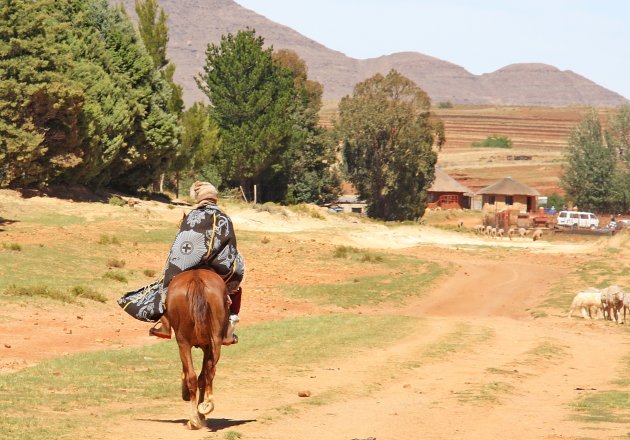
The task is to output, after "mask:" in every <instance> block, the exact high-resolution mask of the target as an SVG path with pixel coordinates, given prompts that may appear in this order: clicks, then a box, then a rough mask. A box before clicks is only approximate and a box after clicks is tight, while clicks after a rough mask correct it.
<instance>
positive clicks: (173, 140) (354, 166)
mask: <svg viewBox="0 0 630 440" xmlns="http://www.w3.org/2000/svg"><path fill="white" fill-rule="evenodd" d="M135 10H136V13H137V16H138V23H137V28H136V27H134V25H133V23H132V21H131V20H130V18H129V16H128V14H127V12H126V11H125V10H124V8H123V7H122V6H119V7H111V6H109V5H108V3H107V1H106V0H37V1H32V0H5V1H4V2H3V3H2V5H1V6H0V187H3V188H25V187H45V186H48V185H64V184H80V185H85V186H88V187H91V188H104V187H107V188H115V189H120V190H124V191H128V192H136V191H138V190H141V189H145V188H152V189H159V190H162V189H164V188H166V189H168V190H171V191H173V192H175V193H176V194H177V193H178V192H179V189H180V188H185V187H187V186H188V185H189V184H190V183H191V182H192V181H194V180H208V181H211V182H213V183H214V184H215V185H217V186H218V187H219V188H220V189H223V190H225V189H228V188H240V189H241V190H242V191H243V193H244V194H245V195H246V197H248V198H249V199H250V200H251V197H252V191H253V188H257V199H258V201H262V202H264V201H273V202H279V203H286V204H295V203H304V202H306V203H326V202H330V201H332V200H334V199H335V198H336V196H337V195H338V194H339V188H340V183H341V181H342V179H346V180H348V181H350V182H351V183H352V184H353V185H354V186H355V188H356V189H357V191H358V193H359V197H360V198H361V199H363V200H365V201H366V202H367V205H368V206H367V207H368V214H369V215H370V216H372V217H375V218H380V219H384V220H410V219H418V218H419V217H421V216H422V214H423V213H424V210H425V206H426V193H427V189H428V188H429V187H430V185H431V183H432V182H433V179H434V167H435V163H436V161H437V153H436V150H437V151H439V150H440V149H441V146H442V144H444V142H445V141H446V138H445V132H444V124H443V123H442V121H440V120H439V118H437V116H436V115H435V114H433V113H432V112H431V110H430V109H431V101H430V99H429V97H428V95H427V94H426V93H425V92H424V91H423V90H422V89H421V88H420V87H418V86H417V85H416V84H415V83H413V81H411V80H409V79H408V78H406V77H404V76H403V75H401V74H400V73H399V72H396V71H395V70H392V71H390V72H389V73H388V74H387V75H382V74H376V75H374V76H373V77H371V78H369V79H367V80H365V81H363V82H361V83H359V84H357V85H356V86H355V88H354V91H353V93H352V95H349V96H346V97H344V98H343V99H342V100H341V102H340V104H339V112H338V116H337V119H336V121H335V124H334V128H333V129H332V130H325V129H323V128H322V127H321V126H320V124H319V112H320V109H321V106H322V91H323V88H322V85H321V84H319V83H318V82H315V81H312V80H310V79H309V78H308V72H307V68H306V65H305V63H304V61H303V60H302V59H300V58H299V57H298V56H297V54H295V53H294V52H291V51H288V50H279V51H274V50H273V48H272V47H265V42H264V38H263V37H261V36H258V35H256V32H255V30H253V29H244V30H241V31H239V32H237V33H236V34H235V35H234V34H227V35H224V36H223V37H222V38H221V41H220V42H219V43H218V44H213V43H211V44H208V46H207V50H206V54H205V55H206V58H205V63H204V66H203V70H202V72H201V73H199V74H198V75H197V76H196V78H195V80H196V83H197V85H198V87H199V88H200V89H201V90H202V91H203V92H204V94H205V95H206V96H207V98H208V103H202V102H197V103H194V104H193V105H191V106H190V107H189V108H184V103H183V99H182V88H181V86H179V85H178V84H176V83H175V82H174V81H173V76H174V72H175V69H176V66H175V65H174V64H173V63H171V62H170V61H169V60H168V58H167V55H166V47H167V43H168V26H167V17H166V14H165V13H164V11H163V10H162V9H161V8H159V7H158V5H157V3H156V0H136V3H135ZM629 127H630V110H629V108H628V107H627V106H625V107H622V108H620V109H619V111H618V112H617V113H615V114H613V115H612V116H611V118H610V120H609V123H608V124H607V126H606V128H605V129H603V128H602V126H601V123H600V121H599V118H598V117H597V114H596V112H595V111H592V112H591V113H590V114H589V115H587V117H586V118H585V120H584V121H583V122H582V123H581V124H580V125H579V126H577V127H576V128H575V129H574V131H573V133H572V135H571V138H570V140H569V149H568V152H567V158H566V159H567V166H566V169H565V175H564V176H563V177H562V185H563V187H564V189H565V191H566V193H567V196H568V198H569V199H571V200H573V201H575V203H577V204H578V205H579V206H581V207H584V208H585V209H593V210H597V211H607V212H613V211H618V212H628V211H629V210H630V206H629V205H630V188H629V186H630V171H629V166H628V162H629V159H630V148H628V144H629V143H630V134H629V133H630V128H629Z"/></svg>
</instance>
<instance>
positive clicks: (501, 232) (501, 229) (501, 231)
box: [497, 228, 505, 238]
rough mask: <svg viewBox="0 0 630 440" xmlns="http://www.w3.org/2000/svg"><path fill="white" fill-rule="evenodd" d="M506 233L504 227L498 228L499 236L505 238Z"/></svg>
mask: <svg viewBox="0 0 630 440" xmlns="http://www.w3.org/2000/svg"><path fill="white" fill-rule="evenodd" d="M504 235H505V230H504V229H503V228H499V229H497V237H499V238H503V236H504Z"/></svg>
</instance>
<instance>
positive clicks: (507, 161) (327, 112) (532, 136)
mask: <svg viewBox="0 0 630 440" xmlns="http://www.w3.org/2000/svg"><path fill="white" fill-rule="evenodd" d="M433 111H435V113H437V115H438V116H439V117H440V118H441V119H442V121H444V126H445V131H446V139H447V140H446V144H445V145H444V146H443V147H442V151H440V153H439V158H438V163H439V164H440V165H441V166H442V167H443V168H444V169H445V170H446V171H447V173H449V174H450V175H451V176H453V177H454V178H456V179H457V180H458V181H460V182H461V183H463V184H464V185H466V186H468V187H469V188H470V189H471V190H473V191H477V190H479V189H481V188H483V187H485V186H487V185H489V184H491V183H493V182H495V181H497V180H499V179H502V178H504V177H506V176H511V177H512V178H514V179H517V180H519V181H521V182H523V183H525V184H527V185H529V186H531V187H533V188H536V189H537V190H538V191H540V192H541V194H543V195H548V194H552V193H554V192H556V193H560V194H561V193H562V192H563V191H562V189H561V188H560V184H559V179H560V176H561V175H562V165H563V164H564V162H565V161H564V157H563V154H564V151H565V150H566V147H567V142H568V138H569V135H570V133H571V129H572V128H573V127H575V126H576V125H577V124H578V123H579V122H580V120H581V119H582V118H583V117H584V115H585V113H586V112H587V111H588V108H584V107H559V108H548V107H483V106H466V107H463V106H458V107H454V108H450V109H439V108H434V109H433ZM599 111H600V114H601V118H602V122H603V123H604V124H605V123H606V120H607V117H608V114H609V113H610V112H611V110H610V109H600V110H599ZM335 114H336V104H335V103H331V102H329V103H326V104H325V105H324V108H323V109H322V112H321V119H322V125H323V126H324V127H327V128H330V127H332V125H333V120H334V117H335ZM491 135H500V136H507V137H508V138H509V139H511V140H512V143H513V146H512V148H511V149H500V148H479V147H473V146H472V144H473V142H478V141H483V140H484V139H486V138H487V137H488V136H491Z"/></svg>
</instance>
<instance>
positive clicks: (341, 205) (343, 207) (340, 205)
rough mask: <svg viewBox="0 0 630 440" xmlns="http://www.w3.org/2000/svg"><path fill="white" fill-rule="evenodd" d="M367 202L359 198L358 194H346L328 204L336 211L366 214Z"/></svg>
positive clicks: (329, 207)
mask: <svg viewBox="0 0 630 440" xmlns="http://www.w3.org/2000/svg"><path fill="white" fill-rule="evenodd" d="M366 207H367V204H366V203H365V201H364V200H361V199H359V196H358V195H356V194H345V195H342V196H340V197H339V198H338V199H337V200H335V201H334V202H333V203H331V204H329V205H328V209H329V210H331V211H334V212H351V213H354V214H365V213H366Z"/></svg>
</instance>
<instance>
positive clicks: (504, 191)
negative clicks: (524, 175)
mask: <svg viewBox="0 0 630 440" xmlns="http://www.w3.org/2000/svg"><path fill="white" fill-rule="evenodd" d="M477 194H481V195H484V194H495V195H499V194H500V195H506V196H516V195H519V196H535V197H538V196H539V195H540V193H539V192H538V191H537V190H535V189H534V188H532V187H531V186H527V185H525V184H524V183H521V182H519V181H518V180H514V179H512V178H511V177H505V178H503V179H501V180H499V181H498V182H494V183H493V184H492V185H490V186H486V187H485V188H483V189H481V190H479V191H477Z"/></svg>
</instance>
